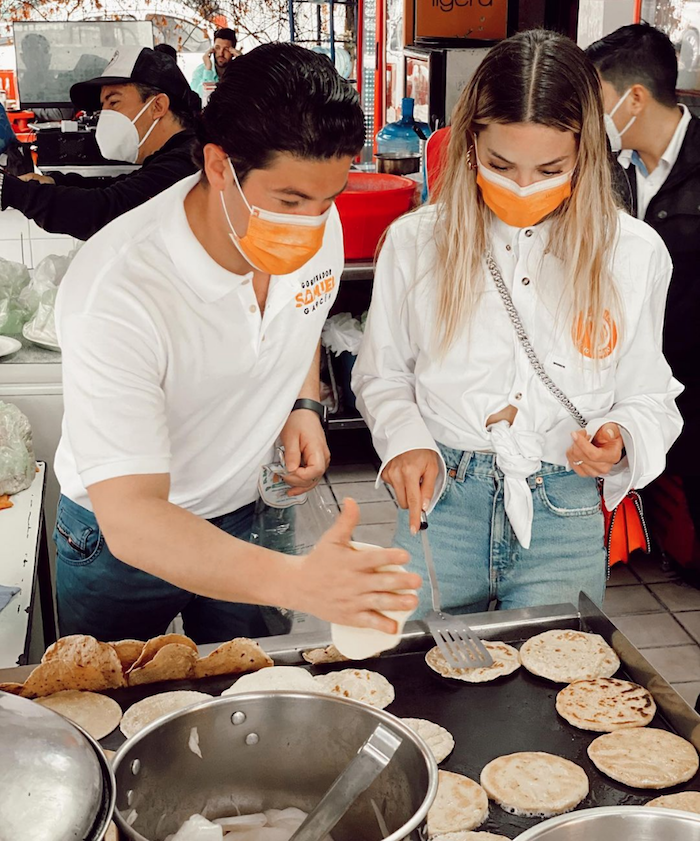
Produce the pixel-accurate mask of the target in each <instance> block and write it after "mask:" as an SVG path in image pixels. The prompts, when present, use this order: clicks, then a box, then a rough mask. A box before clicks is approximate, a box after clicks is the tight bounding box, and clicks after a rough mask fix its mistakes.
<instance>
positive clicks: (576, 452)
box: [566, 423, 624, 477]
mask: <svg viewBox="0 0 700 841" xmlns="http://www.w3.org/2000/svg"><path fill="white" fill-rule="evenodd" d="M571 437H572V438H573V440H574V443H573V445H572V446H571V447H570V448H569V449H568V450H567V452H566V457H567V459H568V460H569V464H570V465H571V469H572V470H573V471H574V472H575V473H577V474H578V475H579V476H589V477H598V476H607V474H608V473H610V470H611V468H613V467H614V466H615V465H616V464H617V463H618V462H619V461H620V459H621V458H622V449H623V447H624V443H623V441H622V434H621V432H620V427H619V426H618V425H617V424H616V423H604V424H603V425H602V426H601V427H600V429H599V430H598V431H597V432H596V434H595V436H594V438H593V440H592V441H589V440H588V435H586V431H585V430H584V429H579V430H578V431H577V432H572V433H571Z"/></svg>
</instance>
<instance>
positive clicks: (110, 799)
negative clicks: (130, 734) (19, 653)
mask: <svg viewBox="0 0 700 841" xmlns="http://www.w3.org/2000/svg"><path fill="white" fill-rule="evenodd" d="M0 745H2V749H1V753H0V838H3V839H12V841H15V840H17V841H19V839H25V838H26V839H31V841H101V839H102V838H104V835H105V832H106V831H107V827H108V826H109V821H110V818H111V814H112V810H113V808H114V799H115V795H114V791H115V784H114V776H113V774H112V770H111V768H110V766H109V763H108V762H107V760H106V759H105V756H104V754H103V753H102V751H101V750H100V748H99V747H98V746H97V745H96V744H95V742H94V741H93V740H92V739H91V738H90V737H89V736H88V735H87V734H86V733H85V732H84V731H83V730H81V729H80V728H79V727H76V726H74V725H73V724H71V723H70V722H68V721H66V719H65V718H62V717H61V716H60V715H58V714H57V713H55V712H53V711H51V710H49V709H46V707H42V706H40V705H39V704H35V703H34V702H33V701H29V700H27V699H26V698H19V697H17V696H15V695H8V694H6V693H4V692H0Z"/></svg>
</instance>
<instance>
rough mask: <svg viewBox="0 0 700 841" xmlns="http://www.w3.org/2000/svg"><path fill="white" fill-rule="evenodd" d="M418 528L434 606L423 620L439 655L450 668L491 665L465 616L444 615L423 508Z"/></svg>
mask: <svg viewBox="0 0 700 841" xmlns="http://www.w3.org/2000/svg"><path fill="white" fill-rule="evenodd" d="M420 529H421V537H422V539H423V555H424V557H425V565H426V567H427V568H428V579H429V581H430V597H431V600H432V605H433V609H432V610H431V611H430V612H429V613H428V615H427V617H426V622H427V623H428V628H429V630H430V633H431V634H432V635H433V639H434V640H435V642H436V643H437V646H438V648H439V649H440V652H441V653H442V656H443V657H444V658H445V660H446V661H447V665H448V666H451V667H452V668H453V669H475V668H478V667H482V668H483V667H485V666H491V665H493V657H491V655H490V654H489V652H488V651H487V650H486V648H485V647H484V644H483V643H482V642H481V640H480V639H479V637H478V636H477V635H476V634H475V633H474V631H472V629H471V628H470V627H469V625H468V624H467V623H466V621H465V619H464V617H459V616H447V615H445V614H444V613H443V612H442V609H441V606H440V587H439V585H438V578H437V572H436V571H435V564H434V563H433V553H432V551H431V549H430V541H429V540H428V517H427V515H426V513H425V511H421V515H420Z"/></svg>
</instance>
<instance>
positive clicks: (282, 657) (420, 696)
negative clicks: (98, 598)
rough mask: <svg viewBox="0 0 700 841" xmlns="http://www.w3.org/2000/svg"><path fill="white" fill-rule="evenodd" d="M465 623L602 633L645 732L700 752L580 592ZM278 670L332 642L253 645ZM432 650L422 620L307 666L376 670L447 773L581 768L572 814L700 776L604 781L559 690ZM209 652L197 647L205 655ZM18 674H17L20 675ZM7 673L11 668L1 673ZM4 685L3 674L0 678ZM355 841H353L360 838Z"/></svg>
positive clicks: (137, 691) (683, 712)
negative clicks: (358, 650)
mask: <svg viewBox="0 0 700 841" xmlns="http://www.w3.org/2000/svg"><path fill="white" fill-rule="evenodd" d="M469 622H470V626H471V627H472V628H474V629H475V630H476V631H477V632H478V633H479V635H480V636H482V638H484V639H492V640H502V641H504V642H508V643H509V644H511V645H515V646H516V647H517V648H519V647H520V645H521V644H522V643H523V642H524V641H525V640H526V639H529V638H530V637H532V636H534V635H535V634H538V633H541V632H542V631H546V630H551V629H553V628H559V629H564V628H566V629H576V630H583V631H591V632H594V633H599V634H600V635H601V636H602V637H603V638H604V639H605V640H606V641H607V642H608V643H609V644H610V645H611V646H612V647H613V648H614V649H615V651H616V652H617V654H618V656H619V657H620V660H621V662H622V667H621V668H620V670H619V672H618V673H617V677H621V678H624V679H626V680H633V681H635V682H636V683H639V684H641V685H642V686H645V687H646V688H647V689H649V691H650V692H651V693H652V694H653V696H654V699H655V701H656V703H657V707H658V711H657V714H656V716H655V718H654V720H653V721H652V723H651V725H650V726H651V727H659V728H662V729H665V730H669V731H671V732H674V733H677V734H678V735H680V736H683V737H684V738H686V739H688V740H689V741H691V742H692V743H693V744H694V745H695V747H696V749H698V750H700V716H698V715H697V714H696V713H695V712H694V710H692V709H691V708H690V707H689V706H688V704H686V702H685V701H684V700H683V699H682V698H681V697H680V696H679V695H678V693H676V692H675V690H673V689H672V688H671V686H670V685H669V684H668V683H667V682H666V681H665V680H664V679H663V678H662V677H661V676H660V675H659V674H658V673H657V672H656V671H655V670H654V669H653V668H652V666H651V665H650V664H649V663H648V662H647V661H646V660H645V659H644V657H643V656H642V655H641V654H640V653H639V651H637V649H636V648H634V646H633V645H632V644H631V643H630V642H629V640H627V638H626V637H625V636H624V635H623V634H622V633H621V632H620V631H619V630H618V629H617V628H616V627H615V626H614V624H613V623H612V622H611V621H610V620H609V619H608V618H607V617H606V616H605V615H604V614H603V613H601V612H600V611H599V610H598V609H597V608H596V607H595V606H594V605H593V603H592V602H590V600H589V599H587V598H586V597H585V596H584V595H583V594H582V596H581V600H580V603H579V608H578V610H576V609H575V608H574V607H573V605H554V606H551V607H539V608H529V609H526V610H514V611H500V612H495V613H494V612H491V613H484V614H475V615H471V616H470V617H469ZM260 642H261V645H262V646H263V648H264V649H265V650H266V651H268V653H270V655H271V656H272V657H273V658H274V660H275V663H276V664H278V665H307V664H305V663H304V661H303V659H302V658H301V652H302V651H304V650H307V649H308V648H316V647H324V646H325V645H327V644H328V643H329V642H330V640H329V639H326V638H323V636H322V635H318V634H304V635H301V634H300V635H292V636H285V637H270V638H267V639H262V640H260ZM432 645H433V639H432V637H431V636H430V635H429V634H428V633H427V629H426V628H425V627H424V626H423V625H422V623H418V622H411V623H408V624H407V626H406V631H405V632H404V635H403V637H402V641H401V643H400V644H399V646H398V648H397V649H395V650H394V651H393V652H390V653H388V654H386V655H384V656H382V657H379V658H375V659H371V660H366V661H363V662H362V663H338V664H333V665H327V666H315V667H311V666H308V665H307V668H308V669H309V671H311V673H312V674H326V673H328V672H330V671H337V670H340V669H343V668H348V667H351V668H367V669H371V670H373V671H377V672H380V673H381V674H383V675H384V676H385V677H386V678H387V679H388V680H389V681H390V682H391V683H392V684H393V685H394V688H395V690H396V699H395V701H394V702H393V703H392V704H391V705H390V706H389V707H388V712H391V713H393V714H394V715H397V716H399V717H406V718H426V719H429V720H431V721H434V722H436V723H438V724H441V725H442V726H443V727H446V728H447V729H448V730H449V731H450V732H451V733H452V735H453V736H454V739H455V748H454V750H453V752H452V753H451V754H450V756H449V757H448V758H447V759H446V760H445V761H444V762H443V763H442V764H441V765H440V768H442V769H444V770H447V771H455V772H457V773H459V774H465V775H466V776H468V777H471V778H472V779H473V780H476V781H477V782H478V780H479V776H480V773H481V770H482V768H483V767H484V766H485V765H486V764H487V763H488V762H490V761H491V760H492V759H494V758H496V757H497V756H501V755H503V754H508V753H514V752H517V751H546V752H548V753H553V754H557V755H559V756H562V757H564V758H566V759H570V760H571V761H573V762H575V763H577V764H578V765H580V766H581V767H582V768H583V769H584V771H585V772H586V774H587V775H588V779H589V781H590V793H589V795H588V797H587V798H586V799H585V800H584V801H583V802H582V803H581V804H580V806H579V807H578V808H581V809H583V808H592V807H595V806H635V805H640V804H643V803H646V802H647V801H648V800H650V799H651V798H652V797H656V796H658V794H662V793H663V794H670V793H674V792H677V791H685V790H695V791H698V790H700V773H698V774H697V775H696V776H695V777H694V778H693V779H692V780H690V781H689V782H687V783H685V784H683V785H680V786H676V787H674V788H670V789H664V790H663V791H660V792H655V791H645V790H640V789H633V788H629V787H627V786H624V785H622V784H620V783H616V782H615V781H614V780H611V779H609V778H608V777H605V776H604V775H602V774H601V773H600V772H599V771H598V770H597V769H596V767H595V766H594V765H593V763H592V762H591V761H590V760H589V758H588V755H587V753H586V751H587V748H588V745H589V744H590V743H591V742H592V741H593V739H595V738H596V737H597V736H598V735H600V734H598V733H592V732H587V731H583V730H578V729H577V728H575V727H573V726H571V725H570V724H568V723H567V722H565V721H564V720H563V719H562V718H560V717H559V716H558V715H557V712H556V709H555V705H554V702H555V697H556V694H557V692H558V691H559V690H560V689H561V688H562V686H563V685H562V684H553V683H551V682H550V681H547V680H544V679H542V678H538V677H536V676H534V675H531V674H530V673H529V672H527V671H526V670H525V669H524V668H520V669H519V670H518V671H517V672H515V673H514V674H512V675H508V676H506V677H503V678H499V679H498V680H496V681H493V682H491V683H485V684H467V683H463V682H461V681H455V680H450V679H446V678H443V677H440V676H439V675H437V674H436V673H435V672H433V671H432V669H430V668H429V667H428V666H427V665H426V663H425V652H426V651H427V650H428V649H429V648H431V647H432ZM213 647H214V646H208V647H206V648H204V647H203V649H202V653H203V654H206V653H208V650H209V649H212V648H213ZM17 671H19V670H17ZM5 674H6V675H7V676H8V677H7V679H11V678H10V677H9V675H10V672H6V673H5ZM0 677H2V678H3V679H4V676H0ZM233 680H234V679H233V678H231V677H217V678H207V679H204V680H198V681H192V680H189V681H171V682H168V683H161V684H149V685H146V686H138V687H132V688H128V689H119V690H114V691H112V692H106V693H104V694H107V695H110V696H111V697H113V698H114V699H115V700H116V701H118V702H119V704H120V705H121V706H122V709H124V710H126V709H128V707H130V706H131V705H132V704H133V703H135V702H136V701H139V700H141V699H142V698H145V697H147V696H149V695H153V694H156V693H157V692H164V691H171V690H175V689H195V690H198V691H200V692H205V693H208V694H211V695H214V696H217V695H220V694H221V692H222V691H223V690H224V689H227V688H228V687H229V686H230V685H231V684H232V683H233ZM123 741H124V738H123V736H122V735H121V731H119V730H116V731H115V732H114V733H112V734H110V735H109V736H107V737H106V738H105V739H103V740H102V742H101V744H102V746H103V747H104V748H107V749H111V750H116V749H117V748H118V747H119V746H120V745H121V744H122V743H123ZM539 820H540V819H537V818H524V817H519V816H515V815H511V814H509V813H507V812H505V811H504V810H502V809H500V808H499V807H498V806H496V805H495V804H493V803H491V804H490V810H489V817H488V820H487V821H486V823H485V824H483V825H482V826H481V827H479V829H481V830H482V831H489V832H494V833H499V834H501V835H505V836H506V837H508V838H516V837H517V836H518V835H519V834H520V833H521V832H523V831H525V830H526V829H528V828H529V827H531V826H533V825H535V824H536V823H538V822H539ZM358 841H360V839H358Z"/></svg>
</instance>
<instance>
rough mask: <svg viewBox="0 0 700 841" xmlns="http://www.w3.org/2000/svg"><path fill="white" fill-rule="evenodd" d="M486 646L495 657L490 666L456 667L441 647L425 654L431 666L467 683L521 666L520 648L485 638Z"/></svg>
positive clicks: (498, 674) (499, 675) (439, 672)
mask: <svg viewBox="0 0 700 841" xmlns="http://www.w3.org/2000/svg"><path fill="white" fill-rule="evenodd" d="M484 648H486V650H487V651H488V652H489V654H490V655H491V657H492V658H493V663H492V664H491V665H490V666H486V667H483V668H476V669H454V668H453V667H452V666H450V665H449V663H448V662H447V660H445V658H444V656H443V654H442V652H441V651H440V649H439V648H438V647H437V646H435V647H434V648H431V649H430V651H429V652H428V653H427V654H426V655H425V662H426V663H427V664H428V665H429V666H430V668H431V669H432V670H433V671H435V672H437V673H438V674H439V675H442V676H443V677H450V678H454V679H455V680H463V681H466V682H467V683H486V682H487V681H489V680H496V678H499V677H503V675H509V674H512V673H513V672H514V671H516V670H517V669H519V668H520V656H519V655H518V650H517V649H516V648H513V646H512V645H507V644H506V643H505V642H491V641H487V640H484Z"/></svg>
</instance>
